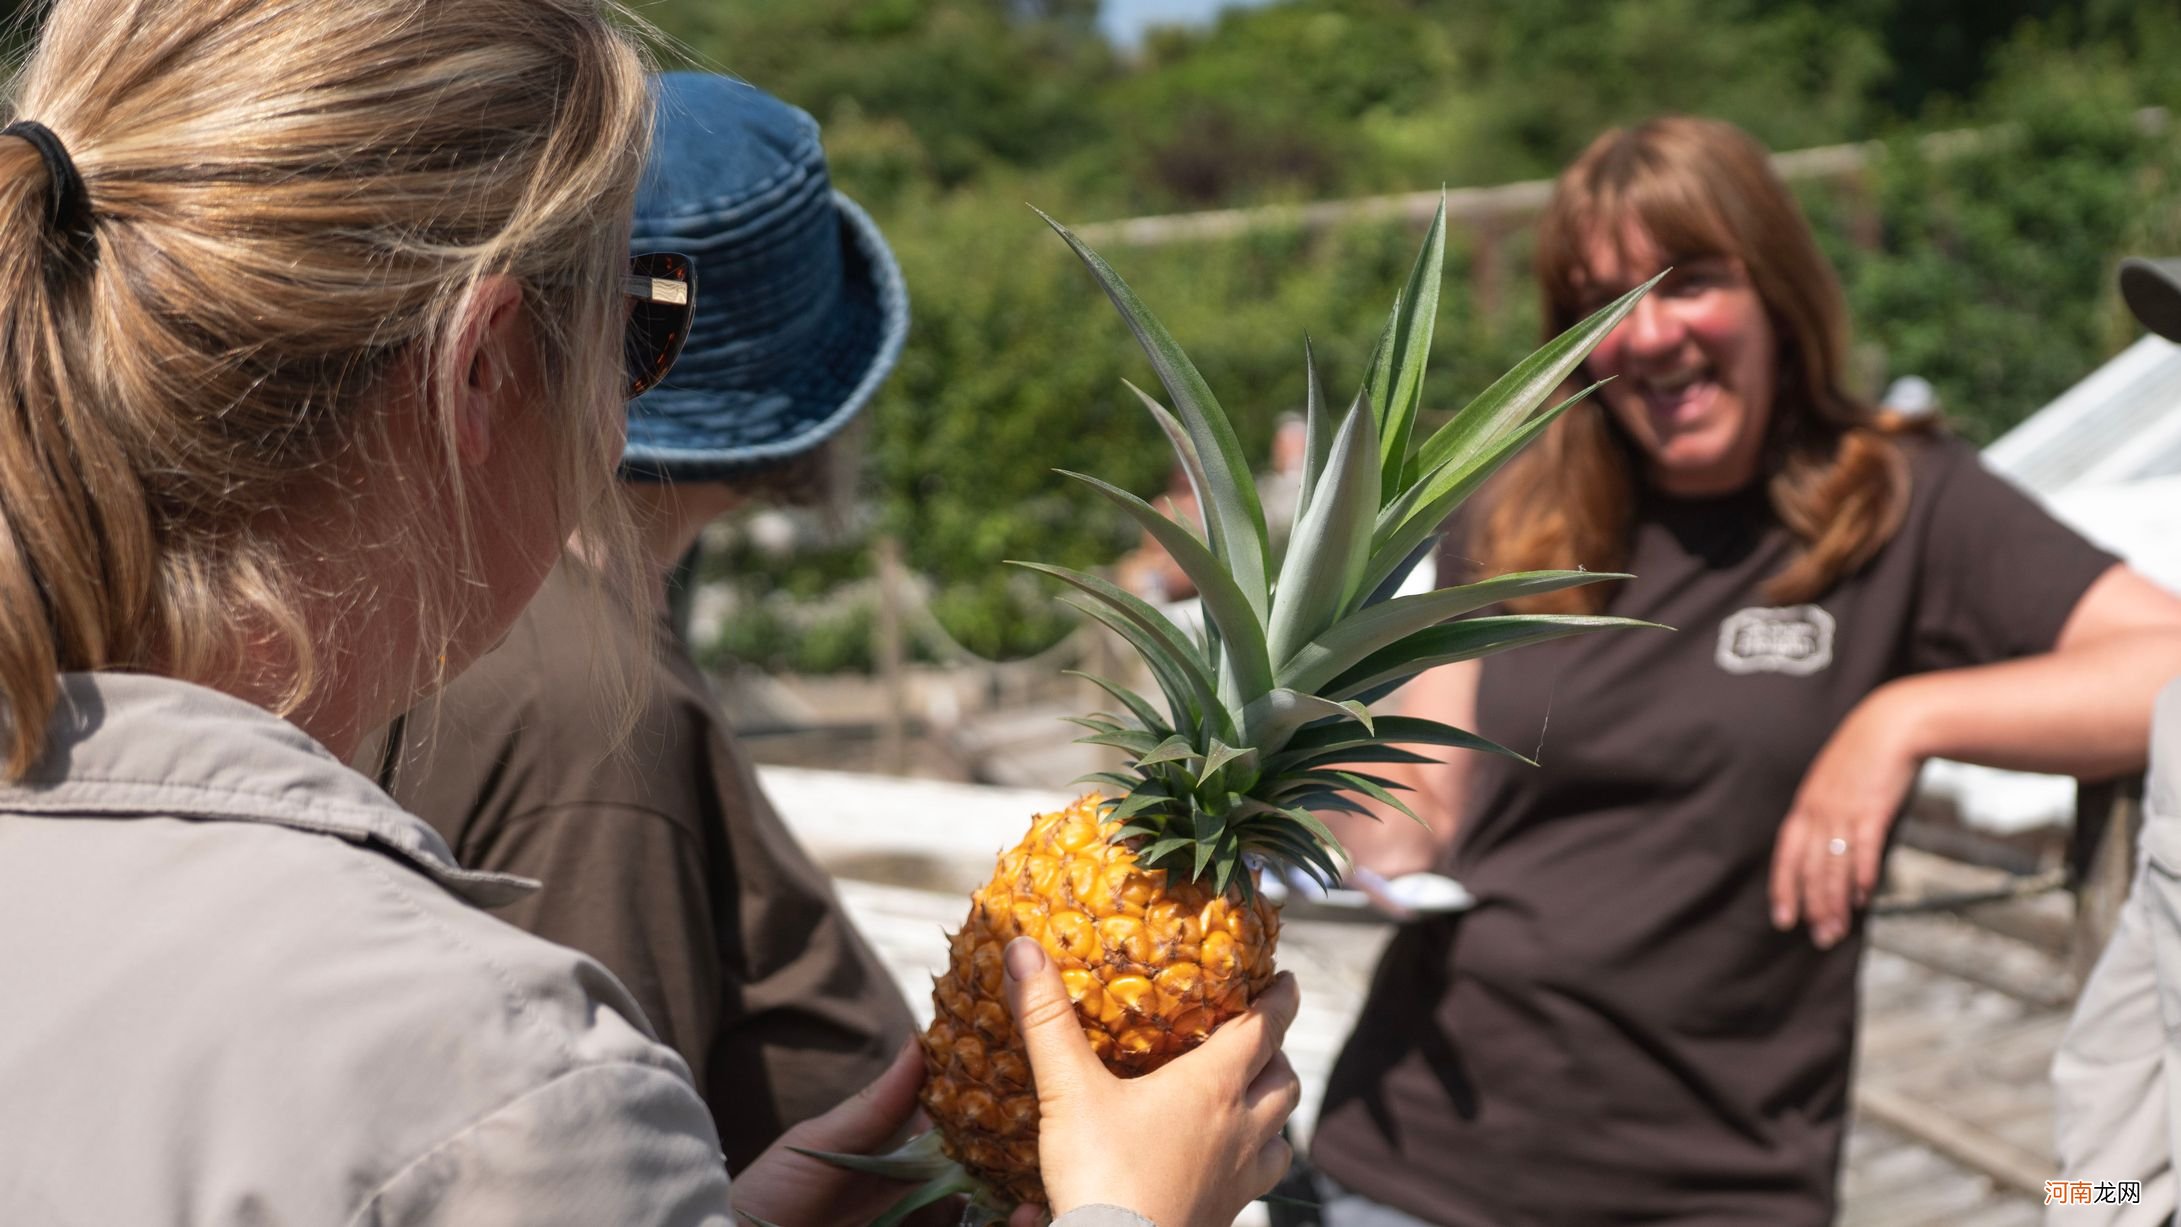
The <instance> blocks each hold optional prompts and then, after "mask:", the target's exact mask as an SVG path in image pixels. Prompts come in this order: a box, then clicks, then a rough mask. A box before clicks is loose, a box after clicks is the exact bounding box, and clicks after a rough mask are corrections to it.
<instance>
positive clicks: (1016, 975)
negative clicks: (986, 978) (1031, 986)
mask: <svg viewBox="0 0 2181 1227" xmlns="http://www.w3.org/2000/svg"><path fill="white" fill-rule="evenodd" d="M1002 961H1003V962H1005V963H1006V964H1007V978H1008V979H1010V980H1027V979H1029V978H1030V977H1032V976H1034V975H1036V974H1037V973H1038V971H1039V970H1040V969H1042V968H1043V967H1044V966H1045V947H1043V946H1040V945H1038V944H1037V939H1035V938H1030V937H1018V938H1016V939H1015V940H1013V941H1011V942H1009V943H1007V954H1006V956H1005V957H1004V958H1003V960H1002Z"/></svg>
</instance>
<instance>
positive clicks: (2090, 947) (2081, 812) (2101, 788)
mask: <svg viewBox="0 0 2181 1227" xmlns="http://www.w3.org/2000/svg"><path fill="white" fill-rule="evenodd" d="M2142 826H2143V777H2141V776H2127V777H2124V778H2122V779H2118V780H2109V781H2105V782H2102V783H2097V784H2078V785H2077V786H2076V790H2075V830H2074V833H2073V834H2072V835H2070V836H2069V839H2068V866H2069V869H2070V870H2072V873H2073V878H2074V885H2075V923H2074V926H2073V928H2072V930H2071V931H2070V933H2069V934H2068V952H2067V953H2068V966H2069V970H2070V971H2072V972H2073V973H2074V977H2075V987H2076V988H2077V989H2078V990H2080V989H2081V988H2082V986H2083V984H2084V982H2086V981H2087V980H2089V978H2090V971H2091V969H2092V968H2093V967H2095V966H2097V963H2098V956H2099V955H2100V954H2103V953H2104V952H2105V943H2106V942H2107V941H2108V940H2110V939H2111V938H2112V936H2113V926H2115V925H2116V924H2118V923H2120V908H2121V904H2123V903H2125V902H2127V899H2128V887H2129V884H2130V882H2131V881H2132V880H2133V879H2134V877H2135V867H2136V838H2137V836H2138V834H2139V833H2140V832H2141V830H2142Z"/></svg>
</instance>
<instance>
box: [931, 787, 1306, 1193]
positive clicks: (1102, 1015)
mask: <svg viewBox="0 0 2181 1227" xmlns="http://www.w3.org/2000/svg"><path fill="white" fill-rule="evenodd" d="M1099 814H1100V803H1099V798H1098V795H1097V794H1095V793H1093V794H1091V795H1089V796H1086V797H1082V798H1079V799H1077V800H1076V801H1075V802H1074V803H1073V804H1071V805H1069V806H1068V807H1067V808H1065V809H1061V810H1055V811H1053V812H1052V813H1048V814H1040V815H1038V816H1037V818H1036V819H1035V820H1034V821H1033V822H1032V824H1031V827H1030V832H1029V834H1027V835H1025V836H1024V837H1023V840H1022V842H1021V843H1019V844H1017V845H1016V846H1015V847H1014V848H1012V849H1010V850H1009V851H1007V852H1006V853H1004V854H1003V855H1002V856H1001V857H1000V859H999V864H998V865H997V866H996V867H995V868H994V870H993V873H992V880H991V881H989V882H987V883H986V884H985V885H984V886H983V887H982V888H980V889H979V890H978V891H977V893H976V895H975V896H974V898H973V900H972V902H971V905H970V910H969V919H968V920H967V921H965V922H964V923H963V925H962V927H961V929H960V931H958V932H957V933H955V935H954V937H953V939H952V953H951V955H950V957H949V960H948V965H947V971H946V974H945V975H943V976H941V977H939V978H938V979H937V980H936V981H935V982H934V984H933V986H932V1024H931V1026H930V1028H929V1029H927V1030H926V1031H925V1033H924V1036H923V1045H924V1062H925V1069H926V1075H927V1076H926V1078H925V1081H924V1090H923V1096H922V1098H923V1104H924V1109H925V1111H927V1112H929V1113H930V1114H931V1118H932V1120H933V1122H934V1123H935V1124H937V1126H938V1127H939V1131H940V1135H941V1138H942V1140H943V1145H944V1148H945V1150H946V1152H947V1154H948V1156H949V1157H951V1158H952V1159H954V1160H955V1161H956V1162H958V1163H960V1164H962V1166H964V1167H966V1168H968V1169H969V1170H970V1171H971V1172H972V1173H973V1174H975V1175H976V1176H978V1177H979V1178H981V1179H983V1180H984V1181H985V1182H986V1183H988V1184H990V1185H991V1186H992V1187H993V1188H994V1189H996V1190H998V1191H999V1192H1000V1193H1001V1194H1002V1195H1003V1196H1004V1197H1008V1198H1012V1199H1014V1200H1015V1201H1017V1202H1024V1203H1028V1204H1032V1205H1038V1206H1043V1205H1045V1204H1046V1202H1045V1189H1044V1185H1043V1183H1042V1182H1041V1181H1040V1180H1039V1178H1038V1161H1037V1159H1038V1152H1037V1132H1038V1109H1037V1091H1036V1088H1035V1086H1034V1085H1033V1084H1032V1081H1031V1078H1030V1065H1029V1061H1028V1058H1027V1057H1026V1056H1025V1054H1024V1052H1023V1048H1022V1040H1021V1037H1020V1036H1018V1035H1017V1034H1016V1032H1015V1027H1014V1023H1013V1018H1012V1015H1011V1014H1010V1013H1009V1011H1008V1008H1007V1001H1006V997H1005V996H1004V989H1003V984H1004V980H1005V973H1004V970H1003V968H1002V964H1001V954H1002V951H1003V950H1005V948H1006V946H1007V943H1008V942H1010V941H1012V940H1013V939H1015V938H1016V937H1031V938H1035V939H1036V940H1037V942H1038V944H1039V945H1041V946H1043V947H1044V948H1045V951H1046V953H1047V954H1048V955H1050V956H1051V957H1052V959H1053V961H1054V962H1055V963H1056V964H1057V965H1058V966H1059V968H1060V975H1061V979H1062V981H1063V982H1064V983H1066V985H1067V986H1068V996H1069V997H1070V998H1071V999H1073V1000H1074V1002H1075V1010H1076V1017H1077V1018H1078V1019H1080V1020H1081V1021H1082V1024H1083V1030H1084V1033H1085V1034H1086V1035H1087V1036H1088V1037H1089V1039H1090V1044H1091V1049H1092V1051H1094V1052H1096V1053H1097V1054H1098V1056H1099V1058H1100V1059H1101V1060H1103V1061H1104V1062H1105V1064H1106V1067H1107V1068H1108V1069H1111V1070H1112V1071H1113V1072H1114V1073H1116V1074H1118V1075H1120V1076H1121V1077H1124V1078H1132V1077H1137V1076H1139V1075H1142V1074H1147V1073H1150V1072H1151V1071H1152V1070H1155V1069H1157V1068H1159V1067H1160V1066H1161V1065H1164V1064H1166V1063H1167V1062H1168V1061H1171V1060H1173V1059H1174V1058H1175V1057H1177V1056H1179V1055H1181V1054H1182V1053H1184V1052H1187V1051H1188V1050H1189V1049H1191V1048H1194V1047H1196V1046H1197V1045H1198V1044H1201V1043H1203V1042H1204V1040H1205V1038H1206V1037H1207V1036H1209V1035H1210V1034H1211V1033H1212V1030H1213V1029H1214V1028H1215V1027H1217V1026H1219V1024H1221V1023H1223V1022H1225V1021H1226V1020H1227V1019H1229V1018H1232V1017H1234V1016H1235V1015H1237V1014H1239V1013H1241V1012H1242V1011H1244V1010H1246V1009H1248V1008H1249V1004H1250V1002H1251V1001H1252V1000H1254V999H1255V998H1256V997H1257V995H1258V994H1259V993H1262V992H1264V991H1265V990H1266V989H1267V988H1269V987H1270V986H1271V984H1272V977H1273V947H1274V945H1275V944H1276V943H1277V942H1278V940H1279V932H1280V917H1279V913H1278V911H1276V910H1275V909H1274V908H1273V907H1272V905H1271V904H1270V903H1268V902H1267V901H1266V900H1265V897H1264V896H1263V895H1261V894H1256V895H1253V897H1252V898H1251V899H1250V900H1249V901H1248V902H1244V901H1243V899H1242V898H1241V896H1240V894H1239V893H1238V892H1236V891H1235V890H1233V889H1232V888H1231V887H1230V889H1229V891H1228V892H1227V893H1226V894H1225V895H1220V894H1216V893H1214V892H1213V891H1211V890H1210V889H1209V888H1208V887H1206V886H1202V885H1198V884H1195V883H1184V884H1179V885H1175V884H1170V883H1169V882H1168V881H1167V874H1166V873H1165V872H1164V871H1162V870H1145V869H1143V868H1141V867H1140V866H1139V865H1138V864H1137V863H1136V854H1135V851H1134V850H1133V849H1131V848H1129V847H1127V846H1126V845H1124V844H1115V843H1113V842H1111V836H1112V834H1113V832H1114V829H1115V827H1116V826H1117V824H1115V823H1110V822H1101V821H1100V818H1099ZM1113 1123H1114V1124H1115V1125H1116V1126H1118V1127H1126V1126H1127V1122H1113ZM1186 1125H1187V1122H1145V1127H1147V1128H1172V1127H1186Z"/></svg>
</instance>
